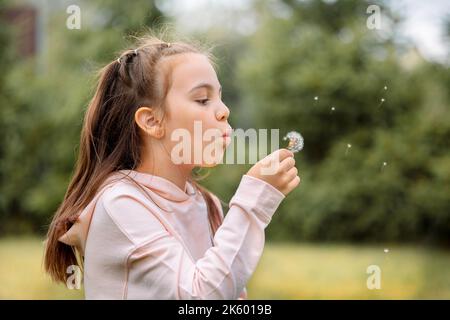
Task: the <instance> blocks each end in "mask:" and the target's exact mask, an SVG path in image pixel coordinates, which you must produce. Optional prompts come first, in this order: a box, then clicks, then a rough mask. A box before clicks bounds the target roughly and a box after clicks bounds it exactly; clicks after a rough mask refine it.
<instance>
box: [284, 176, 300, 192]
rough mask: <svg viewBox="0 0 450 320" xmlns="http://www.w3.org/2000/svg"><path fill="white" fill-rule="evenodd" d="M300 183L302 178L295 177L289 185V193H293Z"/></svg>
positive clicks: (287, 188)
mask: <svg viewBox="0 0 450 320" xmlns="http://www.w3.org/2000/svg"><path fill="white" fill-rule="evenodd" d="M299 183H300V177H299V176H295V178H294V179H292V180H291V182H289V183H288V185H287V187H286V190H287V192H288V193H289V192H291V191H292V190H293V189H294V188H295V187H297V186H298V185H299Z"/></svg>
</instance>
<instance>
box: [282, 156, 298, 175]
mask: <svg viewBox="0 0 450 320" xmlns="http://www.w3.org/2000/svg"><path fill="white" fill-rule="evenodd" d="M294 165H295V159H294V157H287V158H286V159H284V160H283V161H281V163H280V172H287V171H289V170H290V169H291V168H293V167H294Z"/></svg>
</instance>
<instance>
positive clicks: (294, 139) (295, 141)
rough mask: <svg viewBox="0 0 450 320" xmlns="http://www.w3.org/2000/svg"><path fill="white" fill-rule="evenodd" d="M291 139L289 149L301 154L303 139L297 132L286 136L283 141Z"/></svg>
mask: <svg viewBox="0 0 450 320" xmlns="http://www.w3.org/2000/svg"><path fill="white" fill-rule="evenodd" d="M288 139H289V145H288V146H287V148H288V149H289V150H291V151H292V152H299V151H300V150H302V149H303V137H302V135H301V134H300V133H298V132H296V131H291V132H288V133H287V134H286V136H285V137H284V138H283V140H288Z"/></svg>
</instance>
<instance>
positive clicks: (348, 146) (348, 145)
mask: <svg viewBox="0 0 450 320" xmlns="http://www.w3.org/2000/svg"><path fill="white" fill-rule="evenodd" d="M351 147H352V145H351V144H350V143H347V150H345V155H347V153H348V150H350V148H351Z"/></svg>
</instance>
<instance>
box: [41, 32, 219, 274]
mask: <svg viewBox="0 0 450 320" xmlns="http://www.w3.org/2000/svg"><path fill="white" fill-rule="evenodd" d="M136 42H137V43H136V44H137V46H136V47H134V48H133V49H127V50H124V51H123V52H122V53H121V54H120V56H119V58H118V59H117V60H113V61H112V62H110V63H108V64H107V65H106V66H105V67H103V68H102V69H101V70H100V72H99V80H98V85H97V88H96V91H95V94H94V96H93V98H92V100H91V101H90V103H89V106H88V108H87V111H86V113H85V116H84V122H83V127H82V131H81V138H80V146H79V155H78V159H77V163H76V167H75V172H74V174H73V176H72V179H71V181H70V183H69V186H68V188H67V191H66V194H65V196H64V199H63V201H62V203H61V204H60V206H59V208H58V209H57V211H56V213H55V215H54V216H53V219H52V222H51V224H50V226H49V229H48V233H47V239H46V244H45V253H44V269H45V271H46V272H48V273H49V274H50V276H51V278H52V279H53V280H54V281H61V282H65V281H66V279H67V273H66V268H67V267H68V266H70V265H77V264H79V265H80V264H81V265H82V264H83V263H82V261H80V256H79V255H78V254H77V252H76V250H75V249H74V248H73V247H72V246H69V245H66V244H64V243H62V242H60V241H58V239H59V238H60V237H61V236H62V235H63V234H64V233H65V232H67V230H68V229H69V228H70V227H71V226H72V225H73V224H74V222H75V221H76V220H77V218H78V216H79V214H80V213H81V211H82V210H83V209H84V208H85V207H86V206H87V205H88V204H89V202H90V201H91V200H92V199H93V198H94V196H95V194H96V193H97V191H98V190H99V188H100V187H101V185H102V183H103V182H104V181H105V180H106V179H107V178H108V176H109V175H110V174H111V173H113V172H114V171H117V170H121V169H135V168H136V167H137V166H138V165H139V163H140V160H141V159H140V145H141V138H140V135H139V131H138V126H137V124H136V122H135V121H134V114H135V112H136V110H137V109H138V108H139V107H140V106H143V105H151V106H157V107H159V108H160V110H161V111H164V110H163V109H164V107H163V106H164V99H165V96H166V94H167V90H168V85H167V81H166V79H165V78H166V77H167V75H164V74H160V72H159V71H158V70H159V69H158V68H157V62H158V61H159V60H160V59H161V58H163V57H168V56H173V55H176V54H182V53H200V54H204V55H205V56H207V57H208V58H209V60H210V61H211V63H212V65H213V66H215V62H214V57H213V56H212V54H211V52H210V50H208V49H207V50H205V49H201V46H200V45H199V44H198V43H197V44H195V45H194V44H193V43H192V41H190V42H189V43H187V42H170V43H168V42H165V41H163V40H161V38H160V37H158V36H155V35H147V36H144V37H141V38H138V39H137V41H136ZM135 48H137V50H135ZM195 180H196V179H195V177H193V179H192V180H191V182H192V184H193V185H194V186H195V187H196V188H197V189H198V190H199V191H200V192H201V194H202V195H203V197H204V199H205V202H206V204H207V208H208V217H209V223H210V225H211V229H212V230H213V233H215V232H216V230H217V228H218V227H219V226H220V224H221V215H220V212H219V208H218V207H217V205H216V204H215V202H214V200H213V197H212V195H211V193H210V192H209V191H208V190H207V189H206V188H204V187H202V186H200V185H199V184H198V183H197V182H196V181H195ZM81 267H82V266H81Z"/></svg>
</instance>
